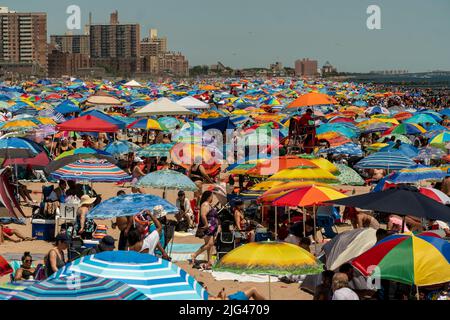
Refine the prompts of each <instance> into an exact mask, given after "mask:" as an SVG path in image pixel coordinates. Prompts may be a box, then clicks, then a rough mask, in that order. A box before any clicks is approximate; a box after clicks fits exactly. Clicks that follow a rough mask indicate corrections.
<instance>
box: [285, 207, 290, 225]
mask: <svg viewBox="0 0 450 320" xmlns="http://www.w3.org/2000/svg"><path fill="white" fill-rule="evenodd" d="M284 210H285V211H286V210H287V207H284ZM288 222H289V223H291V210H289V211H288Z"/></svg>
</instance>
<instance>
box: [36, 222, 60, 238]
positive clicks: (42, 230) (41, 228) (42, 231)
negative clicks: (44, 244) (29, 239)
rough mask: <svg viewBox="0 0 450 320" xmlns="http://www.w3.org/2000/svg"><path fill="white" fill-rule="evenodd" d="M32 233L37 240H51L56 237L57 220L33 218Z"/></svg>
mask: <svg viewBox="0 0 450 320" xmlns="http://www.w3.org/2000/svg"><path fill="white" fill-rule="evenodd" d="M31 225H32V229H31V233H32V236H33V237H36V238H37V240H44V241H51V240H53V239H54V238H55V220H44V219H32V220H31Z"/></svg>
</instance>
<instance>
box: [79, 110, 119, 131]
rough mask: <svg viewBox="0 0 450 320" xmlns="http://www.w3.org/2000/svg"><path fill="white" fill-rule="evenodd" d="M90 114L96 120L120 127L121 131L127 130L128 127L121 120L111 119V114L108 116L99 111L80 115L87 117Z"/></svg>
mask: <svg viewBox="0 0 450 320" xmlns="http://www.w3.org/2000/svg"><path fill="white" fill-rule="evenodd" d="M88 114H90V115H91V116H94V117H96V118H99V119H101V120H104V121H106V122H109V123H111V124H113V125H116V126H117V127H119V129H125V127H126V125H127V124H126V123H125V122H123V121H120V120H119V119H116V118H114V117H111V116H110V115H109V114H106V113H104V112H101V111H99V110H90V111H86V112H83V113H81V114H80V115H81V116H85V115H88Z"/></svg>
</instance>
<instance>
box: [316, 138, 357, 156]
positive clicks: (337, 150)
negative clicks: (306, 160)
mask: <svg viewBox="0 0 450 320" xmlns="http://www.w3.org/2000/svg"><path fill="white" fill-rule="evenodd" d="M320 153H332V154H347V155H351V156H359V157H361V156H362V155H363V152H362V150H361V146H360V145H359V144H356V143H353V142H349V143H345V144H343V145H340V146H337V147H332V148H328V149H323V150H320Z"/></svg>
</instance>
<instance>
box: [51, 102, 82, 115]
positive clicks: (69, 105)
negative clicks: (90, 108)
mask: <svg viewBox="0 0 450 320" xmlns="http://www.w3.org/2000/svg"><path fill="white" fill-rule="evenodd" d="M55 111H56V112H59V113H61V114H63V115H64V114H68V113H72V112H80V111H81V109H80V108H79V107H77V106H76V105H75V104H74V103H73V102H72V101H70V100H65V101H63V102H61V103H60V104H59V105H58V106H57V107H56V108H55Z"/></svg>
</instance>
